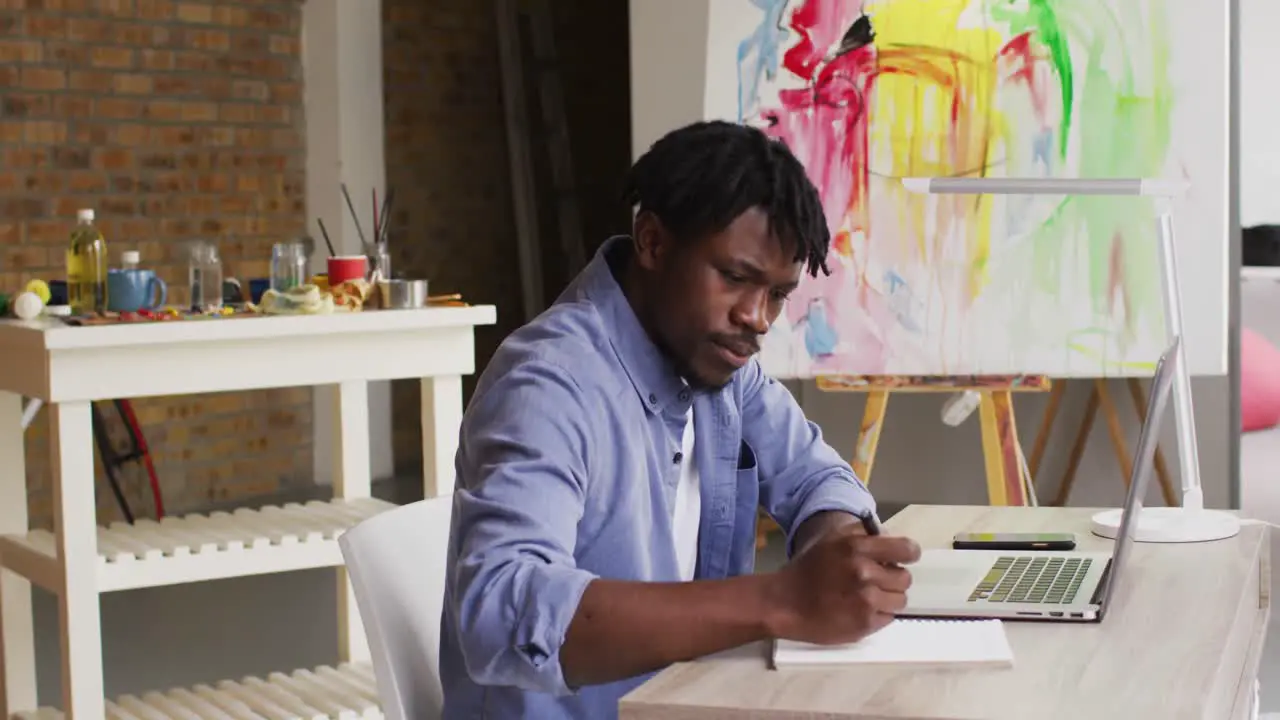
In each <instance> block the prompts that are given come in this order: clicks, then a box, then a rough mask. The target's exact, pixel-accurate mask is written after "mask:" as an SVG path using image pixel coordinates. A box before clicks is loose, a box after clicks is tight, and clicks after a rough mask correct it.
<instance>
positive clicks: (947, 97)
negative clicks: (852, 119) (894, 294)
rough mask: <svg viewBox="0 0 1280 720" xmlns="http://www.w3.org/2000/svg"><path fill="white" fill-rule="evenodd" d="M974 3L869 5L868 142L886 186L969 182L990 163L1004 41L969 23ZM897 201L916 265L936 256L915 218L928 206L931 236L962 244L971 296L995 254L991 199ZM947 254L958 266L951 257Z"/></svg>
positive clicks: (905, 196) (907, 0)
mask: <svg viewBox="0 0 1280 720" xmlns="http://www.w3.org/2000/svg"><path fill="white" fill-rule="evenodd" d="M972 5H973V0H883V1H881V2H874V1H873V2H869V3H867V5H866V6H865V11H866V13H867V14H868V15H870V16H871V18H872V21H873V24H874V27H875V29H876V47H877V48H878V49H879V53H878V56H879V58H878V59H879V75H878V77H877V80H876V90H875V98H874V104H873V105H872V106H871V118H870V120H871V121H870V123H869V126H870V127H871V128H872V130H871V132H872V135H871V137H870V139H869V140H870V145H871V153H872V156H873V157H876V158H880V159H881V161H880V162H883V161H884V160H883V159H885V158H887V160H888V162H889V166H888V167H887V168H886V167H879V168H876V169H877V170H878V171H880V172H884V173H887V174H888V176H889V177H891V178H897V177H931V176H951V175H963V174H973V173H975V171H977V170H979V169H981V168H984V167H987V166H988V165H989V164H990V162H991V161H992V158H993V156H994V153H995V152H996V145H997V138H999V137H1000V136H1001V132H1000V128H1001V126H1002V124H1003V121H1002V119H1001V118H1000V117H999V115H998V112H997V111H996V109H995V108H994V107H992V104H993V98H994V94H995V89H996V83H997V80H998V77H997V69H996V62H995V60H996V54H997V53H998V52H999V49H1000V47H1001V46H1002V45H1003V43H1004V38H1003V37H1001V34H1000V33H999V32H998V31H996V30H994V29H990V28H984V27H981V26H979V25H977V24H975V23H973V22H971V21H970V20H969V18H967V17H965V16H966V15H969V16H972V14H973V13H972V8H971V6H972ZM953 116H954V117H955V120H954V121H953V120H952V118H953ZM895 192H897V191H895ZM898 198H899V202H898V203H897V208H898V213H899V223H898V226H899V227H901V228H912V229H913V230H914V232H913V233H912V235H913V236H914V237H912V238H911V240H912V245H913V246H914V247H913V248H912V249H913V250H914V254H915V257H914V258H912V260H913V262H912V264H917V263H923V264H931V261H933V260H934V259H935V256H936V255H937V254H938V253H939V252H940V251H941V248H931V247H929V242H930V239H929V238H927V237H926V234H925V232H924V226H923V223H922V221H921V220H920V219H921V218H923V217H924V216H925V214H926V213H929V212H931V210H930V208H931V207H932V208H933V210H932V212H933V213H934V214H935V216H936V222H937V228H936V233H934V235H933V236H934V237H936V238H939V241H943V240H945V239H946V238H948V237H950V238H956V237H963V238H967V239H968V242H969V243H970V244H969V246H968V247H967V248H965V252H964V260H965V263H966V264H967V266H968V288H967V289H968V293H969V297H971V298H975V297H977V296H978V294H979V292H980V291H981V290H982V287H983V285H984V284H985V278H986V266H987V261H988V259H989V257H990V253H991V212H992V202H991V200H990V198H989V197H988V196H939V197H935V198H932V199H930V198H926V197H925V196H921V195H917V194H912V193H906V192H899V193H898ZM956 223H963V224H964V226H965V227H964V228H955V227H954V226H955V224H956ZM904 249H905V248H904ZM948 255H950V256H951V257H953V258H954V252H953V251H952V252H948Z"/></svg>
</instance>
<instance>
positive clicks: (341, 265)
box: [329, 255, 368, 288]
mask: <svg viewBox="0 0 1280 720" xmlns="http://www.w3.org/2000/svg"><path fill="white" fill-rule="evenodd" d="M367 262H368V261H367V259H366V258H365V256H364V255H346V256H342V257H331V258H329V287H331V288H333V287H337V286H339V285H341V284H342V283H344V282H346V281H348V280H364V278H365V267H366V264H367Z"/></svg>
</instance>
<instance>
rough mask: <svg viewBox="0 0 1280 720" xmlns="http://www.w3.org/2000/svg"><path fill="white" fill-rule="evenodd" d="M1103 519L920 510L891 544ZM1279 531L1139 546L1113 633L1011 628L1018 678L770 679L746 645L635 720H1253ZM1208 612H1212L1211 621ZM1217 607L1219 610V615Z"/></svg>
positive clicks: (762, 649)
mask: <svg viewBox="0 0 1280 720" xmlns="http://www.w3.org/2000/svg"><path fill="white" fill-rule="evenodd" d="M1094 512H1096V510H1090V509H1081V508H1027V507H940V506H919V505H917V506H912V507H909V508H907V509H906V510H904V511H903V512H902V513H900V514H898V515H897V516H895V517H894V518H893V519H892V520H891V521H890V522H889V523H888V527H889V529H890V531H891V532H894V533H897V534H905V535H909V536H911V537H914V538H915V539H917V540H918V541H919V542H920V544H921V545H922V546H924V547H948V546H949V545H950V540H951V537H952V535H953V534H954V533H956V532H959V531H964V530H968V531H1013V532H1016V531H1037V530H1071V531H1074V532H1075V533H1076V536H1077V542H1078V545H1077V547H1078V548H1079V549H1080V550H1104V551H1105V550H1106V549H1107V548H1108V546H1109V545H1110V544H1111V541H1109V540H1104V539H1102V538H1099V537H1096V536H1094V535H1092V534H1091V533H1090V532H1089V517H1090V515H1092V514H1093V513H1094ZM1266 530H1267V528H1265V527H1262V526H1253V525H1248V526H1245V527H1244V529H1243V530H1242V531H1241V533H1240V535H1239V536H1237V537H1235V538H1232V539H1230V540H1224V541H1221V542H1215V543H1204V544H1197V545H1153V544H1145V543H1139V544H1137V545H1135V548H1134V549H1135V552H1134V553H1133V555H1132V564H1131V565H1129V566H1128V568H1127V569H1126V571H1125V574H1124V577H1123V579H1122V582H1123V583H1124V585H1123V586H1122V587H1121V588H1120V589H1119V598H1118V599H1119V602H1118V603H1117V604H1116V606H1115V607H1113V608H1111V609H1110V611H1109V612H1108V614H1107V617H1106V619H1105V620H1103V622H1102V623H1100V624H1089V625H1067V624H1050V623H1014V622H1010V623H1006V625H1005V627H1006V629H1007V631H1008V634H1009V641H1010V643H1011V644H1012V645H1013V650H1014V658H1015V660H1014V667H1013V668H1012V669H1007V670H935V671H925V670H893V669H885V668H876V669H851V668H796V669H787V670H784V671H775V670H771V669H769V667H768V665H767V662H766V657H767V655H766V652H767V649H766V646H765V645H764V644H754V645H749V646H744V647H742V648H738V649H737V650H733V651H730V652H727V653H722V654H720V655H718V656H713V657H710V658H706V659H703V660H701V661H698V662H693V663H682V664H679V665H675V666H673V667H671V668H668V669H667V670H665V671H663V672H662V673H660V674H659V675H658V676H656V677H654V678H653V679H652V680H650V681H649V682H647V683H645V684H644V685H642V686H640V687H639V688H637V689H636V690H635V691H633V692H631V693H630V694H628V695H627V696H626V697H624V698H623V699H622V702H621V705H620V714H621V717H622V718H624V719H625V720H701V719H702V718H716V719H717V720H722V719H724V718H732V717H750V718H752V719H753V720H765V719H772V718H779V719H781V718H786V719H787V720H798V719H799V718H805V719H806V720H811V719H817V718H832V719H835V718H841V719H852V718H857V719H858V720H890V719H895V718H898V719H900V718H912V719H913V720H924V719H926V718H928V719H929V720H935V719H937V720H948V719H951V718H956V719H959V718H965V719H970V718H982V719H984V720H987V719H990V720H1001V719H1004V718H1008V719H1009V720H1027V718H1036V719H1037V720H1051V719H1054V718H1063V719H1064V720H1065V719H1067V718H1070V719H1071V720H1078V719H1080V718H1089V720H1104V719H1109V718H1115V719H1116V720H1121V719H1123V720H1144V719H1145V718H1160V719H1161V720H1164V719H1166V718H1203V719H1204V720H1227V719H1229V718H1230V719H1234V718H1248V717H1250V716H1251V715H1250V713H1251V712H1252V703H1253V698H1254V681H1255V679H1256V677H1257V674H1258V661H1259V659H1260V656H1261V652H1262V644H1263V640H1264V638H1265V636H1266V628H1267V621H1268V618H1269V616H1270V596H1269V590H1270V582H1271V581H1270V574H1271V570H1270V552H1269V548H1270V545H1269V543H1268V542H1267V532H1266ZM1196 608H1201V609H1199V610H1197V609H1196ZM1210 608H1212V609H1210Z"/></svg>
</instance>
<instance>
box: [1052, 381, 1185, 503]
mask: <svg viewBox="0 0 1280 720" xmlns="http://www.w3.org/2000/svg"><path fill="white" fill-rule="evenodd" d="M1068 382H1070V381H1068V380H1060V381H1058V382H1056V383H1054V384H1053V390H1052V391H1051V392H1050V393H1049V405H1048V406H1047V407H1046V408H1045V410H1044V419H1043V420H1042V421H1041V422H1040V429H1039V431H1038V432H1037V433H1036V440H1035V444H1034V445H1032V447H1031V457H1030V458H1029V459H1028V461H1027V466H1028V468H1029V469H1030V471H1031V476H1032V477H1035V476H1036V474H1037V471H1038V470H1039V469H1040V462H1041V461H1042V460H1043V459H1044V451H1045V447H1047V446H1048V444H1049V434H1050V433H1051V432H1052V430H1053V421H1054V420H1055V419H1056V418H1057V416H1058V410H1059V409H1060V407H1061V405H1062V396H1063V394H1064V393H1065V392H1066V389H1067V383H1068ZM1125 384H1126V385H1127V386H1128V388H1129V397H1130V398H1131V399H1132V400H1133V407H1134V410H1135V411H1136V412H1137V415H1138V420H1139V421H1140V422H1143V423H1145V422H1146V421H1147V393H1146V391H1145V390H1143V388H1142V383H1140V382H1138V378H1132V377H1131V378H1125ZM1099 410H1101V411H1102V416H1103V418H1104V419H1105V420H1106V422H1107V434H1108V435H1109V436H1110V437H1111V445H1112V447H1113V448H1115V451H1116V459H1117V460H1119V461H1120V472H1121V473H1122V474H1123V476H1124V484H1125V487H1126V488H1127V487H1128V486H1129V476H1130V475H1131V474H1132V473H1133V456H1132V455H1130V453H1129V445H1128V443H1127V442H1125V439H1124V428H1123V426H1122V425H1121V424H1120V413H1119V411H1118V410H1117V408H1116V403H1115V401H1114V400H1113V399H1112V397H1111V392H1110V390H1109V389H1108V385H1107V380H1105V379H1103V378H1095V379H1094V381H1093V389H1092V390H1091V391H1090V392H1089V401H1088V403H1087V404H1086V405H1085V410H1084V418H1083V419H1081V421H1080V427H1079V428H1078V429H1077V430H1076V439H1075V442H1074V443H1073V444H1072V445H1071V454H1070V455H1069V456H1068V457H1067V468H1066V471H1065V472H1064V473H1063V476H1062V483H1061V484H1060V485H1059V486H1058V494H1057V495H1056V496H1054V498H1053V502H1052V503H1051V504H1052V505H1057V506H1063V505H1066V504H1067V499H1068V498H1069V497H1070V495H1071V487H1072V485H1074V484H1075V480H1076V470H1077V469H1078V468H1079V467H1080V459H1081V458H1082V457H1084V449H1085V446H1086V445H1087V444H1088V442H1089V431H1090V430H1092V429H1093V421H1094V419H1095V418H1096V417H1097V415H1098V411H1099ZM1155 465H1156V477H1157V478H1158V479H1159V480H1160V494H1161V495H1163V496H1164V503H1165V505H1168V506H1169V507H1178V505H1179V503H1178V496H1177V494H1176V493H1175V492H1174V489H1173V483H1172V481H1170V479H1169V467H1168V465H1166V464H1165V461H1164V453H1163V452H1161V450H1160V446H1159V445H1158V444H1157V445H1156V461H1155Z"/></svg>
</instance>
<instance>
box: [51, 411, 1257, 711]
mask: <svg viewBox="0 0 1280 720" xmlns="http://www.w3.org/2000/svg"><path fill="white" fill-rule="evenodd" d="M1277 438H1278V439H1280V435H1278V436H1277ZM1276 449H1277V456H1276V457H1277V460H1278V462H1277V463H1275V464H1271V465H1270V467H1271V468H1275V467H1280V442H1278V443H1277V445H1276ZM413 492H414V487H413V486H412V485H394V484H380V485H378V486H376V487H375V494H376V495H378V496H380V497H383V498H385V499H388V500H392V501H395V502H408V501H411V500H413V499H414V497H413ZM420 492H421V491H420V490H418V493H420ZM419 496H420V495H419ZM287 499H288V500H294V499H311V498H297V497H290V498H287ZM281 500H282V499H281V498H275V499H272V501H274V502H279V501H281ZM1246 501H1247V499H1246ZM1274 501H1275V504H1274V506H1273V507H1274V516H1272V513H1270V512H1263V513H1261V514H1260V513H1259V512H1252V513H1250V514H1251V515H1254V516H1257V517H1266V519H1269V520H1271V521H1273V522H1280V488H1277V492H1276V496H1275V498H1274ZM898 509H900V508H888V507H886V508H882V509H881V510H882V515H883V516H884V517H886V518H887V517H888V516H889V515H891V514H892V513H893V512H896V511H897V510H898ZM1273 552H1280V547H1275V548H1274V550H1273ZM1278 556H1280V555H1278ZM781 562H782V552H781V549H780V547H779V544H778V543H773V544H771V545H770V547H768V548H766V549H765V551H764V552H763V553H762V554H761V558H760V561H759V563H758V564H759V567H760V569H762V570H767V569H770V568H773V567H777V566H778V565H779V564H780V563H781ZM334 584H335V577H334V572H333V571H332V570H313V571H305V572H297V573H289V574H283V575H267V576H259V577H250V578H239V579H235V580H219V581H212V582H206V583H199V584H194V585H180V586H175V587H165V588H151V589H146V590H137V591H131V592H123V593H111V594H109V595H106V596H104V597H103V599H102V622H103V628H104V638H103V660H104V667H105V682H106V691H107V695H108V696H109V697H114V696H117V695H120V694H124V693H139V692H144V691H147V690H153V689H162V688H168V687H175V686H190V685H194V684H196V683H202V682H214V681H218V680H223V679H235V678H240V677H244V676H245V675H262V674H266V673H270V672H272V671H277V670H290V669H294V668H302V667H314V666H317V665H324V664H330V663H333V662H334V661H335V660H336V657H337V635H336V631H335V618H336V616H337V608H336V603H335V593H334ZM1277 590H1280V587H1277ZM1278 596H1280V595H1278ZM34 604H35V616H36V618H35V619H36V645H37V648H36V657H37V666H38V673H39V693H40V702H41V704H42V705H57V704H61V703H60V700H59V697H60V681H59V677H58V676H59V658H58V612H57V604H56V602H55V600H54V598H53V597H52V596H50V595H48V594H47V593H44V592H42V591H40V590H36V591H35V603H34ZM1268 640H1269V642H1268V651H1267V653H1266V655H1265V657H1264V659H1263V673H1262V678H1263V679H1262V682H1263V695H1262V709H1263V710H1264V711H1268V710H1270V711H1280V652H1277V650H1276V648H1280V623H1273V624H1272V626H1271V632H1270V635H1269V637H1268ZM1271 720H1280V712H1277V714H1276V715H1275V716H1274V717H1272V718H1271Z"/></svg>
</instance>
